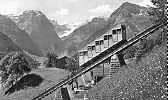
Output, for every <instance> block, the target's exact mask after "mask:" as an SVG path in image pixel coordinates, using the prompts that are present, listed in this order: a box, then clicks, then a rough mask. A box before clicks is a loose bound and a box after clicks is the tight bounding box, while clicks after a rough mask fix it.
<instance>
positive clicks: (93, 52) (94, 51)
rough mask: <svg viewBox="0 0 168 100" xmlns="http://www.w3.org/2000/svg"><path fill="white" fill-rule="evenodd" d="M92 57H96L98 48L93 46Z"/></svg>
mask: <svg viewBox="0 0 168 100" xmlns="http://www.w3.org/2000/svg"><path fill="white" fill-rule="evenodd" d="M92 55H93V57H95V56H96V46H95V45H93V46H92Z"/></svg>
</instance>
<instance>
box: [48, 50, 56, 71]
mask: <svg viewBox="0 0 168 100" xmlns="http://www.w3.org/2000/svg"><path fill="white" fill-rule="evenodd" d="M45 56H46V58H47V61H46V62H45V63H46V68H53V67H56V61H57V60H58V56H57V55H56V54H55V53H49V52H48V53H46V54H45Z"/></svg>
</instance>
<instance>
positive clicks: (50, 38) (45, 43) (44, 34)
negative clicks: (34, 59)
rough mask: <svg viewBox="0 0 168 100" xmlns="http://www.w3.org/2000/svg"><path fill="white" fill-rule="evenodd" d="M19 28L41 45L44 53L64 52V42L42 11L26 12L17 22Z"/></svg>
mask: <svg viewBox="0 0 168 100" xmlns="http://www.w3.org/2000/svg"><path fill="white" fill-rule="evenodd" d="M16 24H17V25H18V27H19V28H21V29H23V30H25V31H26V32H27V33H28V34H29V35H30V37H31V38H32V39H33V40H34V41H35V42H36V43H37V44H38V45H39V47H40V48H41V50H42V51H43V52H46V51H50V50H51V51H55V52H57V53H59V52H60V51H61V50H62V47H63V42H62V40H61V39H60V38H59V37H58V35H57V34H56V31H55V28H54V26H53V24H52V23H51V22H50V21H49V20H48V19H47V17H46V16H45V15H44V14H43V13H42V12H40V11H33V10H29V11H25V12H23V14H21V15H20V16H19V18H18V19H17V21H16Z"/></svg>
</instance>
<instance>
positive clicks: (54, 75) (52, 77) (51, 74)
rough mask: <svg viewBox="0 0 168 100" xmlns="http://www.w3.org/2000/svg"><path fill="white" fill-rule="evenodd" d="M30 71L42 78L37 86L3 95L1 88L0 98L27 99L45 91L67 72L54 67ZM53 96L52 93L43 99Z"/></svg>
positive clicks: (7, 99)
mask: <svg viewBox="0 0 168 100" xmlns="http://www.w3.org/2000/svg"><path fill="white" fill-rule="evenodd" d="M31 73H35V74H37V75H40V76H41V77H42V78H43V79H44V81H43V82H42V83H41V84H40V85H39V86H38V87H35V88H27V89H24V90H20V91H16V92H14V93H12V94H10V95H4V91H2V90H1V91H0V100H29V99H30V98H32V97H34V96H36V95H38V94H39V93H41V92H43V91H45V89H47V88H49V87H51V86H53V85H54V84H56V83H58V82H59V81H60V80H61V79H63V78H65V77H66V76H67V75H68V74H69V72H67V71H64V70H62V69H56V68H41V69H36V70H33V71H32V72H31ZM53 97H54V94H52V95H49V96H48V97H47V98H45V99H44V100H50V99H48V98H52V99H53Z"/></svg>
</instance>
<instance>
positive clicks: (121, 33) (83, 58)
mask: <svg viewBox="0 0 168 100" xmlns="http://www.w3.org/2000/svg"><path fill="white" fill-rule="evenodd" d="M122 41H126V27H125V26H124V25H121V24H120V25H117V26H115V27H114V28H112V29H110V30H109V31H107V32H106V33H105V34H103V35H102V36H100V37H98V38H97V39H95V40H94V41H92V42H91V43H89V44H88V45H86V46H85V47H84V48H83V49H81V50H80V51H78V54H79V65H80V66H81V65H83V64H84V63H86V62H88V61H89V62H92V61H94V59H96V58H97V57H99V58H100V57H101V56H103V53H104V52H105V51H107V49H109V48H112V47H113V46H114V48H115V46H116V45H117V44H118V43H121V42H122ZM93 70H94V69H93ZM100 70H102V68H101V69H100ZM100 72H105V71H100ZM92 73H93V74H94V72H92ZM100 74H101V75H104V73H103V74H102V73H100ZM92 76H95V75H92Z"/></svg>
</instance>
